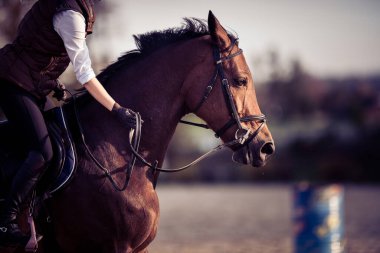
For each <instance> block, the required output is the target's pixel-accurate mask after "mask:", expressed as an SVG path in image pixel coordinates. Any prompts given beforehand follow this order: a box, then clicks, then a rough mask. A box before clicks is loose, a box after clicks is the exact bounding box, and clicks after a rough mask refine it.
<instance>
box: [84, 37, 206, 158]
mask: <svg viewBox="0 0 380 253" xmlns="http://www.w3.org/2000/svg"><path fill="white" fill-rule="evenodd" d="M182 44H185V45H173V46H167V47H166V48H164V49H161V50H159V51H157V52H155V53H153V54H152V55H150V56H148V57H147V58H145V59H141V60H140V61H138V62H136V63H135V64H133V65H132V66H129V67H128V68H124V69H120V70H119V71H118V72H117V73H115V74H114V75H113V76H112V77H111V78H109V80H108V81H107V83H104V84H103V85H105V87H106V89H107V90H108V92H109V93H110V94H111V96H112V97H113V98H114V99H115V100H116V101H118V102H119V103H120V104H121V105H122V106H125V107H127V108H131V109H132V110H134V111H137V112H139V113H140V114H141V117H142V119H143V121H144V123H143V128H142V139H141V146H140V152H141V153H142V154H143V155H144V156H145V157H146V159H147V160H149V161H154V160H158V161H159V165H161V164H162V161H163V158H164V155H165V152H166V149H167V146H168V144H169V141H170V139H171V137H172V136H173V134H174V131H175V128H176V126H177V124H178V122H179V120H180V118H181V117H182V116H183V115H184V114H185V113H186V107H185V103H184V97H183V96H182V94H181V88H182V84H183V82H184V80H185V78H186V75H187V74H188V73H189V72H190V70H191V68H192V67H193V65H194V64H197V63H199V62H197V61H199V59H197V58H196V57H194V52H192V51H193V50H189V48H186V47H189V45H188V44H189V43H182ZM183 59H186V61H183ZM82 115H83V116H85V117H86V118H87V119H86V120H85V122H86V123H85V124H86V127H85V128H86V129H87V133H86V135H87V136H92V137H91V138H92V139H93V140H92V145H93V146H94V147H97V148H99V149H103V150H104V149H105V148H102V146H104V145H105V144H104V142H106V143H107V144H111V145H112V146H114V147H115V149H116V150H118V149H119V148H120V149H125V147H126V146H128V143H127V140H128V139H127V138H128V133H127V131H126V129H123V128H122V126H121V124H119V123H118V122H117V121H116V120H115V119H114V118H113V117H112V116H113V115H111V114H110V113H108V112H107V111H106V110H105V109H104V108H102V107H101V106H100V105H98V104H97V103H94V102H93V103H91V104H89V105H88V106H87V107H85V108H83V112H82ZM99 119H102V120H99ZM103 119H104V120H103ZM95 122H96V123H95ZM122 147H124V148H122Z"/></svg>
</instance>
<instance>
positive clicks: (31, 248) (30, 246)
mask: <svg viewBox="0 0 380 253" xmlns="http://www.w3.org/2000/svg"><path fill="white" fill-rule="evenodd" d="M28 223H29V226H30V238H29V241H28V243H27V244H26V246H25V252H33V253H34V252H36V251H37V249H38V242H39V241H41V239H42V235H38V234H37V233H36V227H35V225H34V220H33V217H32V216H29V217H28Z"/></svg>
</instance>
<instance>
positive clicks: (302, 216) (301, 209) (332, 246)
mask: <svg viewBox="0 0 380 253" xmlns="http://www.w3.org/2000/svg"><path fill="white" fill-rule="evenodd" d="M343 204H344V187H343V186H342V185H339V184H329V185H327V184H310V183H307V182H302V183H298V184H296V185H295V187H294V217H293V225H294V245H295V250H294V252H295V253H344V252H345V240H344V206H343Z"/></svg>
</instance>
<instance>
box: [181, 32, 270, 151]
mask: <svg viewBox="0 0 380 253" xmlns="http://www.w3.org/2000/svg"><path fill="white" fill-rule="evenodd" d="M237 43H238V39H237V38H234V39H233V40H232V42H231V44H230V46H228V47H227V48H226V49H223V50H220V49H219V48H218V47H217V46H214V47H213V57H214V62H215V66H216V67H215V71H214V74H213V77H212V78H211V80H210V82H209V84H208V86H207V87H206V89H205V91H204V93H203V97H202V99H201V100H200V101H199V103H198V104H197V106H196V107H195V108H194V110H193V113H197V112H198V111H199V109H200V108H201V107H202V105H203V104H204V103H205V102H206V100H207V99H208V97H209V96H210V94H211V92H212V90H213V89H214V87H215V84H216V83H217V79H218V77H219V78H220V80H221V85H222V90H223V95H224V98H225V101H226V104H227V107H228V110H229V113H230V116H231V118H230V120H229V121H227V122H226V123H225V124H224V125H223V126H222V127H221V128H219V129H218V130H216V131H215V137H217V138H219V137H221V136H222V135H223V134H224V133H225V132H227V130H228V129H230V128H231V127H232V126H234V125H238V129H237V130H236V133H235V140H238V143H239V144H240V145H245V144H246V143H249V142H250V141H251V140H252V139H253V138H255V137H256V136H257V135H258V134H259V132H260V131H261V129H262V128H263V127H264V125H265V123H266V117H265V115H264V114H261V115H247V116H244V117H239V114H238V112H237V109H236V105H235V103H234V99H233V96H232V93H231V89H230V85H229V82H228V79H227V78H226V75H225V73H224V69H223V62H226V61H229V60H231V59H232V58H234V57H236V56H238V55H241V54H242V53H243V50H242V49H240V48H239V50H238V51H237V52H236V53H233V54H232V53H231V51H232V49H233V48H234V46H235V45H237ZM224 52H228V53H229V54H228V55H227V56H225V57H222V53H224ZM250 121H258V122H259V123H260V125H259V127H258V128H257V129H256V130H255V131H254V132H253V133H252V134H251V130H250V129H246V128H244V127H243V126H242V124H241V123H242V122H250ZM180 122H181V123H184V124H188V125H193V126H198V127H202V128H209V126H208V125H205V124H198V123H193V122H189V121H185V120H180Z"/></svg>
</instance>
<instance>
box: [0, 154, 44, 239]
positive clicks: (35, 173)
mask: <svg viewBox="0 0 380 253" xmlns="http://www.w3.org/2000/svg"><path fill="white" fill-rule="evenodd" d="M44 168H45V159H44V158H43V156H42V155H41V154H40V153H38V152H35V151H31V152H30V153H29V155H28V157H27V159H26V160H25V162H24V163H23V164H22V165H21V167H20V169H19V170H18V172H17V174H16V176H15V178H14V179H13V182H12V186H11V190H10V193H9V195H8V196H7V198H6V200H5V204H4V209H3V210H2V215H1V216H0V246H10V245H17V244H21V245H25V244H26V243H27V241H28V239H29V236H28V235H25V234H23V233H22V232H21V230H20V229H19V227H18V225H17V222H16V218H17V215H18V214H19V213H20V207H21V204H23V203H24V201H25V200H26V199H27V197H28V196H29V195H30V194H31V192H32V191H33V189H34V187H35V186H36V184H37V181H38V179H39V177H40V175H41V174H42V172H43V170H44Z"/></svg>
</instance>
